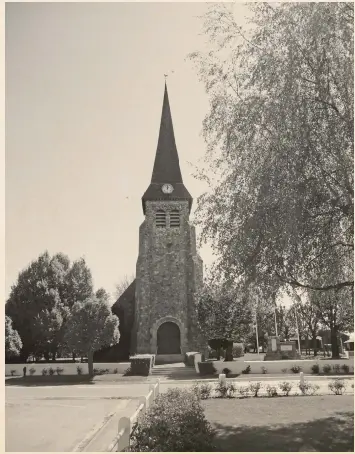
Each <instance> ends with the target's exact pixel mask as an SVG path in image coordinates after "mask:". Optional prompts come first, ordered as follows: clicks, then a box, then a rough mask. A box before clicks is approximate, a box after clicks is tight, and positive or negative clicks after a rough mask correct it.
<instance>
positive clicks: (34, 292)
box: [5, 252, 93, 361]
mask: <svg viewBox="0 0 355 454" xmlns="http://www.w3.org/2000/svg"><path fill="white" fill-rule="evenodd" d="M92 293H93V288H92V277H91V273H90V270H89V269H88V267H87V265H86V263H85V260H84V259H80V260H78V261H76V262H74V263H73V265H72V266H70V260H69V258H68V257H67V256H66V255H64V254H61V253H59V254H56V255H54V256H53V257H50V255H49V253H48V252H45V253H43V254H41V255H40V256H39V257H38V259H36V260H34V261H33V262H32V263H30V265H29V266H28V267H27V268H25V269H24V270H23V271H21V272H20V273H19V276H18V279H17V282H16V283H15V284H14V285H13V286H12V288H11V292H10V296H9V298H8V300H7V302H6V306H5V313H6V314H7V315H8V316H10V317H11V319H12V320H13V324H14V328H15V329H16V330H17V331H18V332H19V334H20V336H21V339H22V343H23V346H22V349H21V360H22V361H26V360H27V358H28V356H29V355H30V354H34V355H35V356H37V357H40V356H41V355H42V354H43V355H45V357H47V358H49V356H50V355H51V354H52V356H53V359H54V358H55V354H56V352H57V350H58V349H59V348H60V349H61V348H63V347H64V344H63V330H64V325H65V322H66V319H67V317H68V314H69V312H68V310H66V309H65V310H64V309H63V308H67V309H70V307H71V306H72V305H73V302H74V301H77V300H78V301H84V300H85V299H86V298H87V297H88V296H90V295H92ZM58 311H59V312H58ZM47 328H48V332H47V331H46V330H47ZM43 330H45V331H43ZM54 332H55V333H56V334H55V335H54ZM47 334H48V337H47V338H46V336H47Z"/></svg>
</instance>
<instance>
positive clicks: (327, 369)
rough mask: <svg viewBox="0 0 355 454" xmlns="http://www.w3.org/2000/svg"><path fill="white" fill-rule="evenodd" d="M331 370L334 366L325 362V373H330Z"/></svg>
mask: <svg viewBox="0 0 355 454" xmlns="http://www.w3.org/2000/svg"><path fill="white" fill-rule="evenodd" d="M331 370H332V366H330V365H329V364H325V365H324V366H323V372H324V373H325V374H329V373H330V372H331Z"/></svg>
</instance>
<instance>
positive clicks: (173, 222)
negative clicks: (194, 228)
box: [170, 210, 180, 227]
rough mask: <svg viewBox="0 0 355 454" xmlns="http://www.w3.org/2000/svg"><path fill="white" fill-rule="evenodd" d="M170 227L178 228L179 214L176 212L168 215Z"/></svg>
mask: <svg viewBox="0 0 355 454" xmlns="http://www.w3.org/2000/svg"><path fill="white" fill-rule="evenodd" d="M170 227H180V213H179V211H178V210H174V211H172V212H171V213H170Z"/></svg>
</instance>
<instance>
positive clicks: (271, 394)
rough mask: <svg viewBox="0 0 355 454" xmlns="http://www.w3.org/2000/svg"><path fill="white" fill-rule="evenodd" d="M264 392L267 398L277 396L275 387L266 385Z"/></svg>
mask: <svg viewBox="0 0 355 454" xmlns="http://www.w3.org/2000/svg"><path fill="white" fill-rule="evenodd" d="M266 392H267V395H268V396H269V397H277V396H278V393H277V389H276V386H271V385H267V387H266Z"/></svg>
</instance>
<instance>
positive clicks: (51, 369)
mask: <svg viewBox="0 0 355 454" xmlns="http://www.w3.org/2000/svg"><path fill="white" fill-rule="evenodd" d="M48 372H49V375H54V372H55V370H54V369H53V367H50V368H49V370H48Z"/></svg>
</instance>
